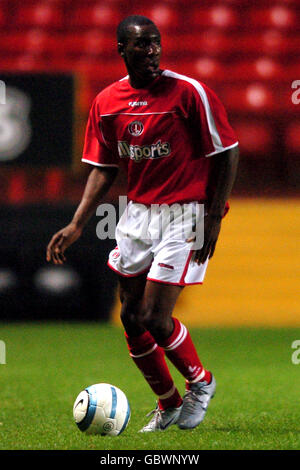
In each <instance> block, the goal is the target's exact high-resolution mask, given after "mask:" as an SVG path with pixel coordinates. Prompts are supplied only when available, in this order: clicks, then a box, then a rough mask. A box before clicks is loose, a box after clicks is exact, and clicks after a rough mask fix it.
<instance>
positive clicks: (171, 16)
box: [134, 3, 180, 42]
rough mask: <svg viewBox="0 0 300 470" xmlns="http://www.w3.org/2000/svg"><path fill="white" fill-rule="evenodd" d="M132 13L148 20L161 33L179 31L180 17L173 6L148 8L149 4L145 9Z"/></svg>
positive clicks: (161, 5)
mask: <svg viewBox="0 0 300 470" xmlns="http://www.w3.org/2000/svg"><path fill="white" fill-rule="evenodd" d="M134 13H137V14H140V15H144V16H147V17H148V18H150V19H151V20H152V21H154V23H155V24H156V25H157V27H158V28H159V29H160V30H161V31H162V32H165V31H175V30H176V31H177V30H179V20H180V16H179V14H178V11H177V10H176V9H175V8H174V5H173V6H172V5H163V4H161V3H160V4H158V5H154V6H152V7H149V4H147V7H146V8H138V9H137V10H135V12H134ZM173 41H174V37H173ZM174 42H176V40H175V41H174Z"/></svg>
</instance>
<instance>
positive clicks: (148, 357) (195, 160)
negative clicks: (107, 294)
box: [47, 15, 238, 432]
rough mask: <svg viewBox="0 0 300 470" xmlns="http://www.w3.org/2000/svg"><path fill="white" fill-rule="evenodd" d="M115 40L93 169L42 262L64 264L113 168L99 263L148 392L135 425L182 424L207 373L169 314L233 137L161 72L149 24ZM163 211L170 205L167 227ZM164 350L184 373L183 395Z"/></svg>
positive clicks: (221, 190)
mask: <svg viewBox="0 0 300 470" xmlns="http://www.w3.org/2000/svg"><path fill="white" fill-rule="evenodd" d="M117 40H118V51H119V54H120V55H121V57H122V58H123V60H124V62H125V65H126V68H127V71H128V76H127V77H125V78H123V79H121V80H119V81H117V82H115V83H113V84H112V85H110V86H108V87H107V88H105V89H104V90H103V91H101V92H100V93H99V94H98V95H97V96H96V98H95V100H94V102H93V104H92V107H91V110H90V115H89V120H88V123H87V128H86V135H85V144H84V151H83V158H82V160H83V162H86V163H88V164H90V165H92V170H91V172H90V175H89V177H88V179H87V183H86V187H85V190H84V194H83V197H82V200H81V202H80V204H79V206H78V208H77V210H76V211H75V214H74V217H73V219H72V221H71V222H70V224H68V225H67V226H66V227H65V228H63V229H62V230H60V231H59V232H57V233H56V234H55V235H54V236H53V237H52V239H51V241H50V243H49V245H48V247H47V260H48V261H52V262H54V263H55V264H62V263H64V261H65V250H66V249H67V248H68V247H69V246H70V245H71V244H72V243H74V242H75V241H76V240H77V239H78V238H79V237H80V235H81V233H82V230H83V228H84V226H85V224H86V223H87V221H88V220H89V218H90V216H91V215H92V214H93V213H94V211H95V210H96V207H97V206H98V204H99V202H100V201H101V200H102V198H103V197H104V196H105V194H106V193H107V191H108V190H109V188H110V187H111V185H112V184H113V181H114V179H115V176H116V174H117V169H118V166H119V165H120V164H122V165H124V167H125V169H126V171H127V178H128V194H127V196H128V199H129V203H128V206H127V208H126V210H125V211H124V213H123V214H122V216H121V218H120V220H119V223H118V226H117V229H116V241H117V247H116V248H115V249H114V250H113V251H112V252H111V253H110V255H109V261H108V265H109V266H110V267H111V268H112V269H113V270H114V271H116V272H117V273H118V278H119V285H120V300H121V304H122V308H121V320H122V323H123V325H124V329H125V338H126V341H127V344H128V349H129V354H130V356H131V358H132V359H133V361H134V362H135V364H136V365H137V367H138V368H139V369H140V370H141V372H142V374H143V375H144V378H145V380H146V381H147V382H148V384H149V385H150V387H151V388H152V390H153V392H154V394H155V395H156V397H157V406H156V409H155V410H154V411H153V412H152V414H153V416H152V418H151V420H150V422H149V423H148V424H146V425H145V426H144V427H143V428H142V429H141V432H153V431H162V430H165V429H167V428H168V427H169V426H170V425H172V424H177V425H178V426H179V428H181V429H192V428H195V427H196V426H197V425H198V424H199V423H200V422H201V421H202V420H203V418H204V416H205V413H206V410H207V406H208V404H209V401H210V399H211V398H212V397H213V395H214V393H215V388H216V381H215V378H214V376H213V374H212V373H211V372H210V371H209V370H206V369H205V368H204V366H203V364H202V363H201V361H200V359H199V356H198V354H197V351H196V349H195V347H194V344H193V341H192V338H191V336H190V334H189V332H188V329H187V328H186V326H185V325H184V324H183V323H181V322H180V321H179V320H178V319H177V318H174V317H173V315H172V312H173V309H174V305H175V303H176V301H177V299H178V296H179V295H180V292H181V291H182V289H183V288H184V286H186V285H189V284H197V283H202V282H203V279H204V276H205V271H206V268H207V264H208V260H209V258H211V257H212V256H213V254H214V251H215V246H216V243H217V240H218V236H219V232H220V228H221V222H222V218H223V216H224V215H225V213H226V212H227V210H228V204H227V200H228V198H229V195H230V193H231V190H232V186H233V183H234V180H235V176H236V170H237V164H238V142H237V139H236V137H235V134H234V132H233V130H232V128H231V126H230V125H229V123H228V120H227V117H226V112H225V110H224V107H223V105H222V104H221V103H220V101H219V99H218V98H217V96H216V95H215V93H214V92H213V91H212V90H210V89H209V88H208V87H207V86H205V85H204V84H202V83H200V82H198V81H196V80H194V79H192V78H188V77H186V76H183V75H179V74H177V73H175V72H172V71H169V70H161V69H160V67H159V63H160V56H161V37H160V32H159V30H158V28H157V27H156V25H155V24H154V23H153V22H152V21H151V20H149V19H148V18H146V17H144V16H139V15H137V16H136V15H135V16H129V17H127V18H125V19H124V20H123V21H122V22H121V23H120V24H119V27H118V30H117ZM197 204H203V205H204V208H205V209H204V242H203V245H200V246H197V247H195V245H194V242H195V237H193V236H192V234H194V233H195V232H193V231H192V230H191V232H189V233H190V236H187V237H184V236H179V232H180V233H182V227H179V226H180V224H182V220H183V218H182V214H183V215H186V218H185V219H184V220H187V222H186V224H187V225H188V223H190V225H193V224H192V221H194V222H193V223H195V213H196V212H197V211H196V205H197ZM170 207H171V208H172V207H173V208H174V207H175V210H174V211H173V216H172V217H170V218H169V222H168V223H166V219H167V217H165V215H166V214H167V212H168V208H170ZM202 207H203V206H202ZM178 208H179V209H178ZM191 208H192V210H191ZM195 211H196V212H195ZM190 214H192V215H190ZM193 214H194V215H193ZM202 214H203V213H202ZM196 220H198V219H197V218H196ZM199 220H200V219H199ZM159 221H160V222H162V223H161V225H160V229H158V226H159ZM171 222H172V224H173V229H174V230H173V232H172V230H170V224H171ZM178 227H179V228H178ZM183 313H184V312H183ZM166 357H167V358H168V359H169V360H170V361H171V362H172V363H173V364H174V365H175V367H176V368H177V369H178V370H179V371H180V373H181V374H182V375H183V377H184V378H185V383H186V391H185V394H184V397H183V398H182V397H181V396H180V394H179V392H178V390H177V388H176V386H175V384H174V381H173V379H172V376H171V374H170V371H169V368H168V365H167V362H166V359H165V358H166Z"/></svg>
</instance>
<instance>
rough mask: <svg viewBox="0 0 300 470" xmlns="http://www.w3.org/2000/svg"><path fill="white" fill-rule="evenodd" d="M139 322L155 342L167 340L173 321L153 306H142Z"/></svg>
mask: <svg viewBox="0 0 300 470" xmlns="http://www.w3.org/2000/svg"><path fill="white" fill-rule="evenodd" d="M140 321H141V323H142V325H143V326H144V328H145V329H146V330H148V331H150V333H151V334H152V336H153V337H154V338H155V339H156V341H163V340H164V339H167V338H168V337H169V336H170V335H171V333H172V331H173V321H172V318H171V316H170V315H169V314H167V313H166V312H164V311H162V310H161V309H160V308H159V307H158V306H156V305H155V304H148V305H144V306H143V307H142V309H141V312H140Z"/></svg>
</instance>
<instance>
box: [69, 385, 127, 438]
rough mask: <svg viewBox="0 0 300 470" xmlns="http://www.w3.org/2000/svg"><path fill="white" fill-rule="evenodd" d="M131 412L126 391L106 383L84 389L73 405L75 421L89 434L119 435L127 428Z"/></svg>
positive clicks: (81, 429)
mask: <svg viewBox="0 0 300 470" xmlns="http://www.w3.org/2000/svg"><path fill="white" fill-rule="evenodd" d="M130 414H131V412H130V406H129V402H128V400H127V397H126V395H125V393H124V392H122V390H120V389H119V388H118V387H115V386H114V385H110V384H106V383H100V384H95V385H91V386H90V387H87V388H86V389H84V390H83V391H82V392H80V393H79V395H78V397H77V398H76V400H75V402H74V406H73V416H74V419H75V422H76V424H77V426H78V428H79V429H80V431H83V432H85V433H87V434H101V435H102V436H105V435H109V436H118V435H119V434H121V433H122V432H123V431H124V430H125V429H126V427H127V425H128V422H129V419H130Z"/></svg>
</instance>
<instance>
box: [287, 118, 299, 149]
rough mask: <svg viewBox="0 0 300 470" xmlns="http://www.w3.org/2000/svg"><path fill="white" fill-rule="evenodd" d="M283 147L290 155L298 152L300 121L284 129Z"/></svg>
mask: <svg viewBox="0 0 300 470" xmlns="http://www.w3.org/2000/svg"><path fill="white" fill-rule="evenodd" d="M284 142H285V147H286V149H287V151H288V152H290V153H297V154H298V155H299V152H300V120H298V121H294V122H292V123H291V124H289V125H288V126H287V127H286V129H285V135H284Z"/></svg>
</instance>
